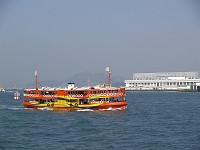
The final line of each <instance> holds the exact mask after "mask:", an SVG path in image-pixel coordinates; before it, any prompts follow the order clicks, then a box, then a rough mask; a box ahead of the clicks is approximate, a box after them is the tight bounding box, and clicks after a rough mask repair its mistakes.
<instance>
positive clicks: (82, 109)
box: [76, 109, 94, 111]
mask: <svg viewBox="0 0 200 150" xmlns="http://www.w3.org/2000/svg"><path fill="white" fill-rule="evenodd" d="M76 111H94V110H92V109H80V110H76Z"/></svg>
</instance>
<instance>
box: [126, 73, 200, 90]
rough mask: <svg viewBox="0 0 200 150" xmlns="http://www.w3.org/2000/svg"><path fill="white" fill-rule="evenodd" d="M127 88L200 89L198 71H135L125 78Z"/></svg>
mask: <svg viewBox="0 0 200 150" xmlns="http://www.w3.org/2000/svg"><path fill="white" fill-rule="evenodd" d="M125 86H126V90H166V91H170V90H174V91H176V90H183V91H187V90H188V91H190V90H192V91H196V90H199V91H200V78H199V76H198V72H157V73H134V74H133V79H132V80H125Z"/></svg>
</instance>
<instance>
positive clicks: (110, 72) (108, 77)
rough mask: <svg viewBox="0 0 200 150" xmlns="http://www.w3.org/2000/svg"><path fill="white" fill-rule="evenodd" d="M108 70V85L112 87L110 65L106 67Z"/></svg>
mask: <svg viewBox="0 0 200 150" xmlns="http://www.w3.org/2000/svg"><path fill="white" fill-rule="evenodd" d="M105 70H106V72H107V73H108V87H110V74H111V72H110V67H106V69H105Z"/></svg>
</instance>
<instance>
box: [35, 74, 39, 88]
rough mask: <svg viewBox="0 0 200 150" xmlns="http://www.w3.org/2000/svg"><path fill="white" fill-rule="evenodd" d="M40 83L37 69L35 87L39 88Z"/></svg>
mask: <svg viewBox="0 0 200 150" xmlns="http://www.w3.org/2000/svg"><path fill="white" fill-rule="evenodd" d="M38 84H39V80H38V73H37V70H36V71H35V89H36V90H38Z"/></svg>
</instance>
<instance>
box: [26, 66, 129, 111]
mask: <svg viewBox="0 0 200 150" xmlns="http://www.w3.org/2000/svg"><path fill="white" fill-rule="evenodd" d="M106 71H107V72H108V85H107V86H105V84H103V85H97V86H95V87H81V88H78V87H76V86H75V84H74V83H68V86H67V87H66V88H48V87H43V88H38V75H37V73H36V74H35V77H36V87H35V88H34V89H25V90H24V101H23V105H24V106H25V107H27V108H35V109H49V110H67V111H73V110H75V111H81V110H125V109H126V107H127V102H126V99H125V96H126V93H125V88H124V87H111V85H110V69H109V67H107V68H106Z"/></svg>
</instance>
